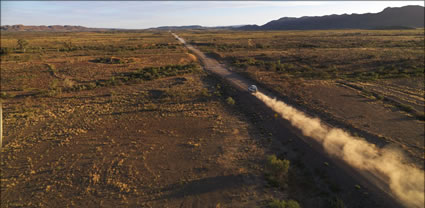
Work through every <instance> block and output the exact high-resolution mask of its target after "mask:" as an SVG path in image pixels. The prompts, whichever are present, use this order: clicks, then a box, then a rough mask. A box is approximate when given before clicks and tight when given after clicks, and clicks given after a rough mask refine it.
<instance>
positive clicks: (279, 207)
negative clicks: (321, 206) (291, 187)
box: [267, 199, 300, 208]
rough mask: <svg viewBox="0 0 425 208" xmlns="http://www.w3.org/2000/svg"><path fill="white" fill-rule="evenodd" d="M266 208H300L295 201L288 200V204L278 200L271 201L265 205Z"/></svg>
mask: <svg viewBox="0 0 425 208" xmlns="http://www.w3.org/2000/svg"><path fill="white" fill-rule="evenodd" d="M267 207H268V208H300V204H298V202H297V201H295V200H292V199H290V200H288V202H285V200H278V199H273V200H272V201H271V202H269V203H268V204H267Z"/></svg>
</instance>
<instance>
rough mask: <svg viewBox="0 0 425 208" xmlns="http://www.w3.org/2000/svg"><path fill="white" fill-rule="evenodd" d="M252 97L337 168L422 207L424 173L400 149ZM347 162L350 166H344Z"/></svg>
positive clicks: (236, 81) (218, 68) (211, 67)
mask: <svg viewBox="0 0 425 208" xmlns="http://www.w3.org/2000/svg"><path fill="white" fill-rule="evenodd" d="M172 35H173V36H174V37H175V38H176V39H178V40H179V41H180V42H181V43H183V44H184V45H185V46H186V47H187V48H188V49H189V50H191V51H192V52H193V53H194V54H195V55H196V56H197V57H198V58H199V59H200V61H201V62H202V63H203V65H204V68H205V69H206V70H208V71H211V72H213V73H215V74H218V75H220V76H221V77H223V78H225V79H226V80H227V81H228V82H229V83H230V84H232V85H233V86H234V87H236V88H237V89H239V90H240V91H247V88H248V86H249V85H250V84H249V83H250V82H249V81H248V80H246V79H244V78H243V77H241V76H239V75H237V74H235V73H233V72H231V71H229V70H227V69H226V68H225V66H223V65H221V64H220V63H218V62H217V61H216V60H214V59H211V58H208V57H206V56H205V54H204V53H202V52H201V51H199V50H198V49H196V48H194V47H193V46H192V45H190V44H187V43H186V42H185V40H183V39H182V38H180V37H178V36H177V35H176V34H174V33H172ZM254 96H255V97H256V98H258V99H259V100H261V101H262V102H263V103H264V104H265V105H267V106H268V107H269V108H271V109H273V110H274V111H275V112H277V113H279V114H280V115H281V117H282V118H283V119H285V120H288V121H289V122H290V123H291V124H292V126H294V127H296V128H298V129H299V130H301V132H302V134H303V135H304V136H305V137H303V138H302V139H304V140H314V142H316V143H318V144H320V146H321V147H322V148H323V150H324V151H325V152H326V153H327V154H329V155H331V156H333V158H336V159H337V161H335V162H336V164H339V165H340V168H342V169H349V170H348V171H351V170H355V171H356V173H354V174H353V173H351V176H354V177H356V179H357V180H367V181H368V184H371V185H372V186H375V187H371V188H372V189H373V190H375V191H378V192H383V193H381V194H379V193H378V195H385V196H386V197H389V198H392V199H394V200H395V202H396V203H401V204H402V205H403V206H406V207H424V203H425V202H424V172H423V171H422V170H420V169H417V168H415V167H413V166H410V165H408V164H404V163H402V162H401V161H403V160H404V159H403V158H404V157H403V154H402V153H401V151H400V150H395V149H391V148H385V147H384V148H378V147H376V146H375V145H374V144H371V143H368V142H367V141H366V140H364V139H362V138H358V137H354V136H352V135H350V134H348V133H347V132H345V131H343V130H342V129H337V128H332V127H330V126H329V125H326V124H324V123H323V122H322V121H321V120H320V119H318V118H311V117H308V116H306V115H305V114H304V113H303V112H301V111H299V110H297V109H295V108H293V107H291V106H289V105H287V104H286V103H284V102H282V101H278V100H276V99H272V98H271V97H272V96H271V95H269V96H267V95H265V94H263V93H261V92H258V93H256V94H255V95H254ZM306 142H307V143H310V142H311V141H306ZM341 161H342V162H341ZM347 165H348V166H350V167H351V168H347V167H346V166H347ZM395 206H397V205H395Z"/></svg>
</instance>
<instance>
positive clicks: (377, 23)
mask: <svg viewBox="0 0 425 208" xmlns="http://www.w3.org/2000/svg"><path fill="white" fill-rule="evenodd" d="M423 27H424V7H422V6H404V7H397V8H391V7H388V8H386V9H384V10H383V11H382V12H379V13H366V14H351V15H349V14H342V15H326V16H319V17H300V18H293V17H283V18H280V19H278V20H273V21H270V22H268V23H266V24H264V25H262V26H258V25H246V26H243V27H240V28H238V29H240V30H325V29H407V28H423Z"/></svg>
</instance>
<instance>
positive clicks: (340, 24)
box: [0, 6, 424, 32]
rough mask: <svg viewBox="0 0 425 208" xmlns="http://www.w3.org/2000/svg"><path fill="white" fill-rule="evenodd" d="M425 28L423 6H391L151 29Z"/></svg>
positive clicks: (20, 27)
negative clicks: (260, 22)
mask: <svg viewBox="0 0 425 208" xmlns="http://www.w3.org/2000/svg"><path fill="white" fill-rule="evenodd" d="M423 27H424V7H423V6H404V7H395V8H392V7H388V8H386V9H384V10H383V11H381V12H379V13H366V14H342V15H335V14H334V15H326V16H305V17H299V18H295V17H283V18H280V19H277V20H273V21H270V22H268V23H266V24H264V25H261V26H259V25H234V26H217V27H204V26H201V25H189V26H162V27H156V28H150V29H154V30H156V29H158V30H187V29H196V30H199V29H235V30H326V29H410V28H423ZM111 30H124V29H108V28H88V27H83V26H71V25H63V26H62V25H51V26H44V25H42V26H25V25H5V26H1V27H0V31H57V32H67V31H111Z"/></svg>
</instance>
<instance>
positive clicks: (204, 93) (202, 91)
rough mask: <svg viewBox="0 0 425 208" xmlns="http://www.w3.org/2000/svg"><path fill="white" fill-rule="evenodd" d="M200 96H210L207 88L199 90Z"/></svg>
mask: <svg viewBox="0 0 425 208" xmlns="http://www.w3.org/2000/svg"><path fill="white" fill-rule="evenodd" d="M201 96H202V97H211V94H210V93H209V92H208V90H207V89H205V88H203V89H202V90H201Z"/></svg>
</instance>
